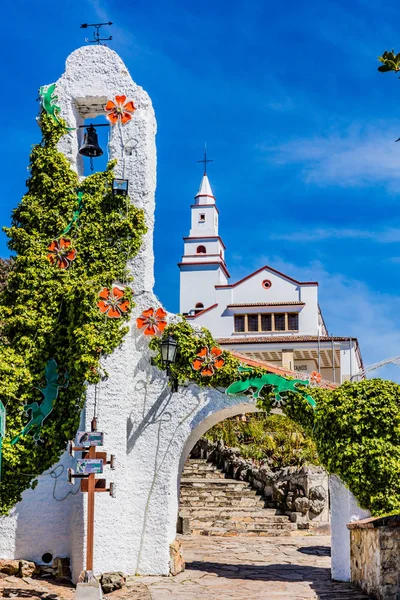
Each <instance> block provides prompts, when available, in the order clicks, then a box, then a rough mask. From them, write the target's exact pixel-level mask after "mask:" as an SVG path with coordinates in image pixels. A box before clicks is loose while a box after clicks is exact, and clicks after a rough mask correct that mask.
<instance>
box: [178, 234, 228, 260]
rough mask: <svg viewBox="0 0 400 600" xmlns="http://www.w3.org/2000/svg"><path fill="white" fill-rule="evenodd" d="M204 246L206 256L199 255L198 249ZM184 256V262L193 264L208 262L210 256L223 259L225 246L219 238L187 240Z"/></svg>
mask: <svg viewBox="0 0 400 600" xmlns="http://www.w3.org/2000/svg"><path fill="white" fill-rule="evenodd" d="M199 246H204V247H205V249H206V254H197V248H198V247H199ZM183 247H184V255H183V256H182V262H192V261H193V260H197V259H198V260H202V261H204V260H208V256H212V255H213V256H214V261H215V260H216V259H215V256H221V254H220V252H222V258H223V246H222V244H221V242H220V241H219V239H218V238H214V239H207V238H195V239H186V240H185V243H184V246H183Z"/></svg>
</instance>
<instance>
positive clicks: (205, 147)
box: [197, 144, 214, 175]
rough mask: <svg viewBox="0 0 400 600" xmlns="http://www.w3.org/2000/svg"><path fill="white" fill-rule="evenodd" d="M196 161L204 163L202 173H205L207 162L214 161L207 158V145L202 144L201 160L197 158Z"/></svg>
mask: <svg viewBox="0 0 400 600" xmlns="http://www.w3.org/2000/svg"><path fill="white" fill-rule="evenodd" d="M197 162H198V163H203V164H204V175H207V163H209V162H214V161H213V160H212V159H211V158H207V146H206V144H204V158H203V160H198V161H197Z"/></svg>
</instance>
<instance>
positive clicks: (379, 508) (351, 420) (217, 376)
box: [150, 319, 400, 515]
mask: <svg viewBox="0 0 400 600" xmlns="http://www.w3.org/2000/svg"><path fill="white" fill-rule="evenodd" d="M168 335H172V336H173V337H174V339H175V340H176V342H177V347H178V350H177V357H176V362H175V364H174V365H172V366H171V376H172V377H174V378H175V379H176V380H178V381H179V382H180V383H181V384H183V383H185V382H186V381H191V382H194V383H197V384H198V385H201V386H208V387H215V388H218V389H220V390H221V391H224V390H225V389H226V388H227V387H228V386H229V385H230V384H231V383H233V382H234V381H237V380H238V379H247V378H248V377H249V374H240V373H238V367H239V365H240V362H239V360H238V359H236V358H235V357H234V356H232V354H230V353H229V352H227V351H224V352H223V355H222V356H223V358H224V360H225V364H224V365H223V366H222V367H221V368H220V369H218V370H216V371H215V373H214V375H213V376H212V377H207V378H205V377H202V376H201V374H200V373H199V372H198V371H194V370H193V369H192V367H191V365H192V363H193V361H194V359H195V357H196V354H197V353H198V352H199V350H201V348H202V347H204V346H205V345H206V346H208V347H209V348H211V347H212V346H217V347H218V344H217V343H216V342H215V340H214V339H213V337H212V335H211V333H210V332H209V331H208V330H207V329H204V328H202V329H201V330H199V331H195V330H193V328H192V327H191V326H190V325H189V323H187V321H185V320H184V319H183V320H182V322H180V323H176V324H172V325H169V326H168V327H167V328H166V329H165V331H164V334H163V337H162V338H161V339H152V341H151V342H150V346H151V348H153V350H157V351H158V352H157V355H156V358H155V359H154V360H155V364H156V365H157V366H158V367H159V368H161V369H162V368H163V366H162V361H161V354H160V348H161V341H162V339H164V338H165V337H167V336H168ZM265 372H266V370H265V369H262V368H255V369H254V370H253V371H252V373H251V377H254V376H255V375H262V374H263V373H265ZM312 397H313V398H314V400H315V401H316V403H317V406H316V409H315V410H313V409H312V408H311V406H310V404H309V403H308V402H307V401H306V400H305V399H304V398H303V397H302V396H301V395H300V394H296V393H293V392H287V397H286V402H285V406H284V407H283V410H284V412H285V414H286V415H287V416H288V417H289V418H290V419H292V420H293V421H295V422H296V423H298V424H299V425H300V426H301V427H302V428H303V429H304V430H305V432H306V433H307V434H308V435H309V437H310V438H311V439H312V440H313V441H314V443H315V445H316V448H317V451H318V457H319V460H320V462H321V464H322V465H323V466H324V467H325V468H326V470H327V471H328V472H329V473H335V474H336V475H338V476H339V477H340V478H341V479H342V481H343V482H344V483H345V484H346V485H347V486H348V487H349V489H350V490H351V492H352V493H353V494H354V496H355V497H356V498H357V500H358V502H359V503H360V506H361V507H362V508H365V509H367V510H369V511H370V512H371V514H373V515H382V514H387V513H392V512H396V511H397V512H398V511H399V510H400V385H398V384H396V383H394V382H392V381H383V380H381V379H369V380H363V381H359V382H356V383H350V382H345V383H343V384H342V385H341V386H339V387H338V388H336V389H334V390H327V389H322V388H313V389H312ZM272 403H273V396H272V394H271V391H270V390H268V386H265V388H263V390H262V394H261V397H260V400H259V401H258V406H259V407H260V408H262V409H263V410H265V411H266V412H267V413H269V412H270V410H271V407H272Z"/></svg>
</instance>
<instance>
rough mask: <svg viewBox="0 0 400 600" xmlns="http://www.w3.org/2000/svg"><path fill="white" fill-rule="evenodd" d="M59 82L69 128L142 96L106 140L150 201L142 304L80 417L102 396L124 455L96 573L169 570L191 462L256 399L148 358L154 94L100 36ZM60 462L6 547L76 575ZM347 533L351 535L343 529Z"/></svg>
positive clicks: (113, 443) (138, 278)
mask: <svg viewBox="0 0 400 600" xmlns="http://www.w3.org/2000/svg"><path fill="white" fill-rule="evenodd" d="M40 83H43V82H39V84H40ZM56 93H57V95H58V100H57V104H58V105H59V106H60V108H61V116H62V117H63V118H65V120H66V122H67V124H68V126H69V127H76V126H78V125H80V124H82V120H83V116H82V107H83V106H86V107H88V106H95V107H96V106H97V108H93V115H96V114H98V111H99V108H98V107H99V105H100V106H101V104H102V103H103V102H104V99H112V98H113V97H114V96H115V95H116V94H125V95H126V96H127V98H128V99H129V100H130V99H132V100H133V101H134V102H135V105H136V106H137V110H136V111H135V113H134V116H133V118H132V121H131V122H129V124H128V125H126V126H125V127H124V128H123V129H121V130H118V129H114V130H112V131H111V137H110V144H109V153H110V158H117V159H118V164H117V167H116V175H117V176H119V177H121V176H123V177H124V178H126V179H128V180H129V194H130V198H131V201H132V202H134V203H135V205H136V206H138V207H140V208H143V210H144V213H145V219H146V225H147V227H148V232H147V234H146V235H145V237H144V241H143V245H142V248H141V250H140V252H139V254H138V256H137V257H136V258H135V259H134V260H132V261H131V263H130V270H131V272H132V275H133V276H134V298H135V302H136V307H135V308H134V310H133V312H132V316H131V320H130V323H129V325H130V332H129V333H128V335H127V336H126V337H125V339H124V341H123V343H122V345H121V346H120V347H119V348H118V349H117V350H116V351H115V352H114V353H113V355H112V356H109V357H107V358H106V359H105V360H104V361H103V366H104V369H105V370H106V371H107V372H108V374H109V376H108V379H107V381H106V382H104V383H103V384H102V385H101V386H98V387H97V389H96V388H95V387H94V386H89V387H88V390H87V400H86V404H85V409H84V411H83V413H82V421H81V427H80V428H89V427H90V421H91V418H92V415H93V409H94V405H95V400H96V401H97V407H98V427H99V429H100V430H102V431H104V433H105V447H104V450H106V451H107V452H108V453H110V454H115V455H116V457H117V460H116V470H115V472H114V471H113V472H111V471H106V472H105V477H106V478H107V480H108V481H114V483H115V484H116V498H111V497H110V496H108V495H107V494H99V495H98V497H97V498H96V513H95V515H96V517H95V550H94V564H95V572H96V573H97V574H98V573H102V572H106V571H124V572H125V573H128V574H134V573H142V574H153V575H157V574H162V575H167V574H168V573H169V545H170V544H171V542H172V541H173V540H174V538H175V532H176V518H177V512H178V490H179V479H180V474H181V471H182V467H183V463H184V461H185V460H186V458H187V456H188V454H189V452H190V450H191V449H192V447H193V446H194V444H195V443H196V441H197V440H198V439H199V438H200V437H201V435H202V434H203V433H204V432H205V431H206V430H207V429H209V428H210V427H211V426H212V425H214V424H216V423H218V422H219V421H221V420H223V419H225V418H227V417H229V416H234V415H236V414H240V413H243V412H252V411H255V410H256V407H255V403H254V402H253V401H252V400H251V399H244V398H243V397H240V398H236V397H232V396H227V395H225V394H224V393H222V392H220V391H218V390H215V389H213V388H204V387H203V388H201V387H199V386H197V385H192V384H191V385H188V386H187V387H181V388H180V389H179V390H178V392H177V393H172V392H171V389H170V387H169V386H168V381H167V377H166V375H165V373H163V372H161V371H159V370H158V369H157V368H155V367H154V366H152V365H151V352H150V351H149V348H148V340H147V339H145V338H144V337H143V334H142V333H141V332H140V331H138V329H137V327H136V318H137V316H138V315H139V314H140V313H141V312H142V311H143V310H145V309H147V308H149V307H150V306H156V307H158V306H160V302H159V300H158V299H157V298H156V297H155V295H154V293H153V285H154V273H153V263H154V254H153V230H154V194H155V184H156V150H155V133H156V122H155V118H154V112H153V108H152V105H151V101H150V98H149V96H148V95H147V94H146V92H145V91H144V90H143V89H142V88H141V87H140V86H138V85H137V84H136V83H134V81H133V80H132V78H131V77H130V75H129V73H128V70H127V68H126V66H125V65H124V63H123V62H122V60H121V59H120V57H119V56H118V55H117V54H116V53H115V52H113V51H112V50H110V49H109V48H106V47H104V46H85V47H83V48H79V49H78V50H76V51H75V52H73V53H72V54H71V55H70V56H69V57H68V59H67V63H66V71H65V73H64V75H63V76H62V77H61V78H60V79H59V80H58V81H57V84H56ZM86 114H87V113H86ZM59 147H60V150H61V151H62V152H64V153H65V155H66V156H67V158H68V159H69V160H70V162H71V165H72V167H73V168H75V169H76V170H77V171H78V172H79V173H81V167H82V165H81V163H80V160H79V156H78V138H77V134H76V131H70V132H69V133H68V134H66V135H65V136H64V137H63V138H62V140H61V142H60V146H59ZM162 225H163V224H161V226H162ZM171 318H176V317H173V316H172V315H171ZM55 467H57V469H58V471H57V472H59V473H60V476H59V477H58V478H57V481H56V482H55V480H54V478H53V477H52V476H50V475H49V473H47V474H46V473H45V474H43V476H41V477H40V478H39V483H38V486H37V487H36V488H35V490H28V491H27V492H25V493H24V495H23V499H22V501H21V502H20V503H19V504H18V505H17V506H16V507H15V508H14V509H13V510H12V511H11V513H10V515H9V516H8V517H4V518H0V557H1V558H24V559H31V560H36V561H40V560H41V557H42V554H44V553H45V552H51V553H52V554H53V556H57V555H58V556H70V557H71V562H72V570H73V578H74V580H75V581H76V580H77V578H78V576H79V574H80V572H81V571H82V570H83V569H84V556H85V534H86V529H85V528H86V497H85V495H84V494H81V493H80V492H79V491H78V489H77V486H74V487H73V488H71V487H69V485H68V483H67V478H66V469H67V468H68V467H72V468H73V467H74V460H73V459H72V458H70V457H69V456H68V455H67V454H64V455H63V456H62V457H61V459H60V461H59V463H58V465H55ZM61 467H62V468H61ZM71 492H74V494H72V493H71ZM346 510H348V509H347V508H346ZM343 514H344V515H345V516H346V515H347V513H346V512H345V513H343ZM342 516H343V515H342ZM349 516H350V515H349ZM343 520H345V518H344V519H342V521H343ZM341 535H342V534H341ZM343 535H346V536H347V537H348V531H347V529H346V530H345V531H343Z"/></svg>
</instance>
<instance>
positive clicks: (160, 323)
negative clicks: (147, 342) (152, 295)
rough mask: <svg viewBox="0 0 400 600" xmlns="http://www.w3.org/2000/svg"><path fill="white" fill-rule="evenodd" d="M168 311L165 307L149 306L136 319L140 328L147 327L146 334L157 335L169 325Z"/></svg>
mask: <svg viewBox="0 0 400 600" xmlns="http://www.w3.org/2000/svg"><path fill="white" fill-rule="evenodd" d="M166 316H167V313H166V312H165V310H164V309H163V308H157V310H156V311H154V308H149V309H147V310H144V311H143V312H142V314H141V315H140V317H138V318H137V319H136V324H137V326H138V328H139V329H143V327H144V328H145V330H144V331H143V333H144V335H156V334H158V333H161V332H163V331H164V329H165V328H166V326H167V320H166Z"/></svg>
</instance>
